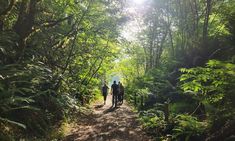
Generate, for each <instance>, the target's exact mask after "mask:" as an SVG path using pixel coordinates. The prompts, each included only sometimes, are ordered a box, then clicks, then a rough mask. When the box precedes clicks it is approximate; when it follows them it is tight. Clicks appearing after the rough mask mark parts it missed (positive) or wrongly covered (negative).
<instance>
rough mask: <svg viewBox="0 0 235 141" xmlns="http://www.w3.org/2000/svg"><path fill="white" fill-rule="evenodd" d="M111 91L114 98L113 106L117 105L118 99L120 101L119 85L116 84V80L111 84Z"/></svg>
mask: <svg viewBox="0 0 235 141" xmlns="http://www.w3.org/2000/svg"><path fill="white" fill-rule="evenodd" d="M111 92H112V95H113V98H112V106H114V105H115V107H117V101H118V85H117V84H116V81H113V84H112V86H111Z"/></svg>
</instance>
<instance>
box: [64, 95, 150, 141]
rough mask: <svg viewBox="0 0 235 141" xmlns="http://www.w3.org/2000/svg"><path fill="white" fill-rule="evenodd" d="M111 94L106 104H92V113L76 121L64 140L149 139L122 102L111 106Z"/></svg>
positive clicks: (131, 140)
mask: <svg viewBox="0 0 235 141" xmlns="http://www.w3.org/2000/svg"><path fill="white" fill-rule="evenodd" d="M111 105H112V103H111V96H110V95H109V96H108V97H107V103H106V105H103V104H101V103H96V104H94V105H93V109H94V110H93V111H94V112H93V114H91V115H88V117H87V118H86V119H85V120H84V121H81V122H79V123H78V125H76V126H75V127H73V128H74V129H73V130H72V131H71V134H70V135H68V136H67V137H66V138H65V140H64V141H151V139H150V138H148V137H147V136H146V135H145V134H144V132H143V131H142V130H141V128H140V126H139V125H138V123H137V121H136V117H137V115H136V114H135V113H134V112H132V110H131V109H130V107H128V106H127V104H126V103H125V102H124V104H123V105H121V106H120V107H117V108H111Z"/></svg>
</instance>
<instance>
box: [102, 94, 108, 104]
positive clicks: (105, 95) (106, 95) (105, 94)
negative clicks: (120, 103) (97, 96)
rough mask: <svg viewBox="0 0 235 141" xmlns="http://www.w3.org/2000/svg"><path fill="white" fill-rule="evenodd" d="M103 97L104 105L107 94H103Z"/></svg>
mask: <svg viewBox="0 0 235 141" xmlns="http://www.w3.org/2000/svg"><path fill="white" fill-rule="evenodd" d="M103 96H104V104H105V103H106V98H107V94H103Z"/></svg>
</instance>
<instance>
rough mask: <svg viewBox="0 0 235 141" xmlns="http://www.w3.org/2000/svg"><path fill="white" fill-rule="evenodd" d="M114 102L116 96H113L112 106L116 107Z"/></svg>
mask: <svg viewBox="0 0 235 141" xmlns="http://www.w3.org/2000/svg"><path fill="white" fill-rule="evenodd" d="M114 100H115V96H114V94H113V96H112V106H113V105H114Z"/></svg>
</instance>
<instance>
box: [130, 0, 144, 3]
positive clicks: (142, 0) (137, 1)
mask: <svg viewBox="0 0 235 141" xmlns="http://www.w3.org/2000/svg"><path fill="white" fill-rule="evenodd" d="M144 1H145V0H133V2H134V3H136V4H143V3H144Z"/></svg>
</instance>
